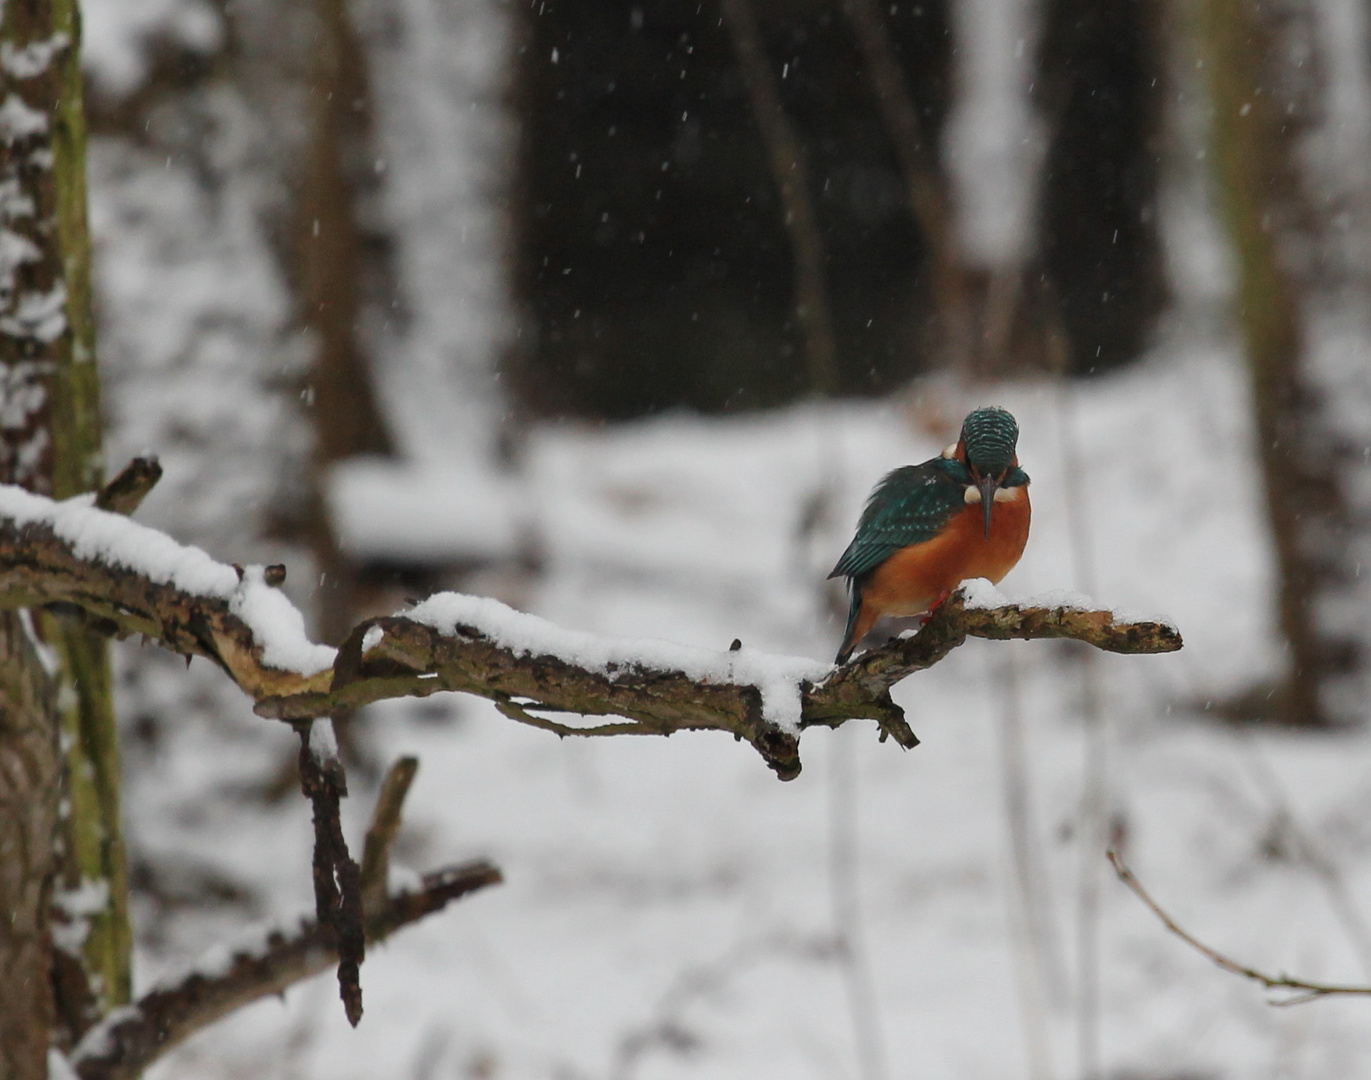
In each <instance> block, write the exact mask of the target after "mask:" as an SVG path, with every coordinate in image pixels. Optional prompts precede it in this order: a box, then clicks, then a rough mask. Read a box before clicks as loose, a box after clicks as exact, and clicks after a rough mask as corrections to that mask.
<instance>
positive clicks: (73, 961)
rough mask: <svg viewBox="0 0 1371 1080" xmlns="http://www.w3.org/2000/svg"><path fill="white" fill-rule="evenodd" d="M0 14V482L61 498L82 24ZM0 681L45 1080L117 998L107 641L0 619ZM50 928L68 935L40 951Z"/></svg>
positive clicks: (80, 371)
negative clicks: (1, 58)
mask: <svg viewBox="0 0 1371 1080" xmlns="http://www.w3.org/2000/svg"><path fill="white" fill-rule="evenodd" d="M3 12H4V14H3V23H0V43H2V44H3V46H4V49H5V63H4V68H3V73H2V74H0V79H3V83H0V87H2V89H0V97H3V99H4V103H5V120H4V121H3V125H0V140H2V141H3V143H4V147H5V153H4V158H3V162H4V164H3V172H2V173H0V229H3V232H4V244H3V246H2V248H3V251H2V253H0V368H2V369H3V375H4V383H3V388H2V389H0V393H2V395H3V401H2V402H0V406H2V407H0V480H4V481H5V482H8V483H17V484H21V485H23V486H25V487H27V488H29V489H30V490H33V491H38V492H41V493H43V494H50V495H52V496H54V497H57V498H65V497H67V496H70V495H74V494H77V493H79V492H82V491H88V490H91V489H92V488H94V487H96V486H97V485H98V484H99V483H100V480H101V471H102V461H101V449H100V406H99V383H98V378H97V373H96V368H95V332H94V323H93V317H92V309H91V271H90V238H89V234H88V232H87V225H86V181H85V143H86V137H85V117H84V111H83V110H84V106H83V101H82V87H81V72H80V17H79V12H78V10H77V6H76V2H75V0H12V2H10V3H7V4H5V6H4V9H3ZM38 639H41V642H40V641H39V640H38ZM44 643H45V644H44ZM45 651H47V652H49V655H48V656H47V657H46V662H47V664H48V666H47V667H46V668H45V667H44V666H43V663H42V662H41V661H43V660H44V659H45V658H44V657H43V656H42V655H41V654H42V653H43V652H45ZM0 670H3V671H4V685H5V694H4V701H3V705H2V706H0V707H2V708H3V710H4V716H3V718H2V719H0V743H3V745H0V755H3V756H4V758H5V761H6V776H5V780H4V785H5V790H4V795H5V797H6V799H7V800H8V799H13V800H14V803H13V806H14V807H15V812H14V813H12V814H6V815H4V824H3V825H2V826H0V828H3V829H5V830H7V831H9V832H10V833H12V835H8V836H6V837H4V839H3V840H0V844H7V843H15V844H19V845H20V846H19V847H17V848H14V849H11V850H21V851H22V852H23V853H24V857H23V858H22V859H20V860H18V861H17V862H14V863H11V862H10V861H9V859H8V858H0V864H3V865H5V866H6V869H7V871H8V872H9V875H10V876H11V877H14V876H15V875H18V877H16V879H15V880H14V881H8V882H7V883H6V887H5V895H4V902H5V907H4V911H3V914H4V915H5V916H6V917H7V921H8V922H9V923H10V925H11V926H19V925H21V924H22V925H23V926H25V927H29V928H37V929H38V932H39V933H40V935H41V939H40V944H39V945H38V946H37V948H36V951H35V949H34V948H32V947H29V946H26V945H24V943H23V942H22V941H20V940H18V939H17V938H16V939H0V942H3V944H0V954H3V955H0V966H8V965H10V964H11V963H21V964H22V966H23V967H24V969H25V972H24V974H23V976H22V978H20V977H19V975H18V973H17V972H16V973H13V975H14V977H10V973H7V975H6V977H5V978H0V986H3V987H5V990H0V994H4V993H5V992H6V990H9V989H14V988H17V987H24V989H23V990H20V1000H17V1001H14V1002H10V1001H0V1016H3V1017H4V1027H3V1033H2V1034H0V1056H3V1058H4V1061H5V1065H6V1069H5V1075H6V1076H7V1077H9V1076H15V1077H23V1076H30V1075H33V1076H40V1075H43V1074H44V1072H45V1071H46V1047H47V1044H48V1042H49V1041H50V1040H51V1041H53V1042H56V1043H57V1044H58V1045H62V1044H64V1043H67V1042H69V1041H70V1040H71V1039H73V1038H75V1037H76V1036H77V1035H79V1033H80V1032H81V1031H82V1030H84V1028H85V1027H86V1026H88V1025H89V1023H90V1022H91V1021H92V1020H93V1019H95V1018H96V1017H98V1016H100V1015H102V1014H103V1013H105V1012H107V1011H108V1010H109V1009H110V1008H112V1007H113V1006H115V1005H118V1004H122V1003H123V1002H125V1001H127V1000H128V995H129V946H130V935H129V928H128V910H127V904H128V895H127V893H128V890H127V872H126V865H125V857H124V850H123V841H122V835H121V830H120V826H119V761H118V748H117V741H116V732H115V724H114V713H113V707H112V702H111V698H110V691H111V686H110V674H109V660H108V655H107V651H106V647H105V644H104V642H103V640H102V639H100V638H98V637H95V636H93V635H92V634H90V633H89V632H88V631H86V630H85V629H84V628H82V627H81V626H79V625H74V624H72V625H68V624H65V623H62V622H60V621H59V620H57V619H55V618H53V617H50V616H40V617H37V618H35V619H34V620H33V622H29V621H28V616H27V615H12V616H6V622H5V625H4V626H3V627H2V628H0ZM34 710H41V713H40V712H39V711H34ZM59 726H60V730H61V739H60V743H59V737H58V729H59ZM59 745H60V746H62V747H63V750H62V752H61V753H60V754H53V753H50V752H49V748H55V747H57V746H59ZM53 769H57V770H58V772H57V773H56V774H54V773H53V772H52V770H53ZM59 791H61V792H62V797H59V795H58V792H59ZM59 805H62V806H63V810H64V812H63V814H62V816H61V818H60V821H59V820H58V815H57V808H58V806H59ZM53 825H56V830H57V831H56V833H54V832H53V828H52V826H53ZM6 854H8V853H6ZM33 875H39V876H40V877H41V882H40V880H39V879H38V878H34V877H33ZM26 877H27V878H31V880H20V879H22V878H26ZM10 885H14V886H16V889H17V891H15V890H11V889H10V888H9V887H8V886H10ZM35 905H36V906H35ZM53 920H56V922H54V921H53ZM63 920H65V925H63ZM3 921H4V920H0V922H3ZM50 925H52V926H54V927H62V928H64V929H65V930H66V932H65V933H64V932H62V929H58V930H57V932H56V933H55V934H51V935H50V934H49V933H48V930H49V927H50ZM54 940H55V941H56V942H57V943H58V946H59V948H58V949H57V950H56V951H55V952H53V951H51V946H50V944H49V942H51V941H54ZM67 949H70V952H69V953H68V952H66V951H64V950H67ZM14 950H19V951H18V952H16V951H14ZM21 954H22V956H21ZM34 965H38V967H34ZM31 967H32V968H33V970H31V971H30V970H28V969H29V968H31ZM39 967H41V971H39ZM34 980H36V981H34ZM54 986H55V988H56V993H55V996H54V993H53V987H54ZM54 1025H55V1027H54ZM40 1050H41V1053H42V1056H41V1057H39V1056H35V1055H37V1054H38V1053H39V1051H40Z"/></svg>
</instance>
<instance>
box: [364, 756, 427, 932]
mask: <svg viewBox="0 0 1371 1080" xmlns="http://www.w3.org/2000/svg"><path fill="white" fill-rule="evenodd" d="M418 771H419V759H418V758H416V757H402V758H400V759H399V760H397V761H396V762H395V764H394V765H392V766H391V767H390V768H389V769H388V770H387V771H386V776H385V779H384V780H382V781H381V793H380V794H379V795H377V796H376V809H375V810H373V811H372V814H371V826H370V827H369V828H368V829H367V839H366V844H365V846H364V847H363V848H362V909H363V910H364V911H372V910H374V909H375V908H376V907H377V906H378V905H379V904H382V903H384V902H385V898H386V879H387V878H388V877H389V874H390V846H391V844H392V843H393V842H394V840H395V834H396V832H398V831H399V829H400V809H401V807H403V806H404V803H405V796H406V795H408V794H409V785H410V784H412V783H413V782H414V774H415V773H416V772H418Z"/></svg>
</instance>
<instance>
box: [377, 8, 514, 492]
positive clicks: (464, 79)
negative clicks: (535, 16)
mask: <svg viewBox="0 0 1371 1080" xmlns="http://www.w3.org/2000/svg"><path fill="white" fill-rule="evenodd" d="M363 10H364V12H365V14H364V15H363V18H364V19H367V20H369V21H368V22H367V23H366V25H369V26H370V27H371V32H370V33H369V34H368V37H369V39H370V41H371V49H372V57H373V68H372V77H373V82H374V86H375V94H376V105H377V117H378V123H377V132H376V134H377V142H376V148H377V154H378V157H377V160H376V162H375V165H374V167H375V168H376V170H377V171H378V172H381V173H383V174H384V176H385V195H384V204H385V205H384V213H385V215H386V218H387V220H388V222H389V224H390V226H391V229H392V232H393V235H394V238H395V244H396V271H397V276H398V280H399V289H400V297H399V307H398V308H397V309H396V310H395V312H393V313H392V314H391V315H390V316H389V318H388V320H387V323H386V324H385V325H382V326H372V327H369V328H368V330H369V332H370V333H371V334H373V335H375V336H376V337H378V338H379V339H380V341H381V342H383V343H384V354H385V355H386V357H387V363H386V365H385V368H384V371H383V372H381V373H380V377H381V388H382V391H383V393H384V395H385V397H386V399H387V401H388V403H389V405H390V413H391V415H393V416H404V418H405V424H404V426H403V429H401V430H398V431H397V437H398V438H399V439H400V440H401V441H402V444H403V445H402V447H401V449H402V450H403V451H404V452H405V453H406V454H407V455H408V456H410V457H411V458H413V459H415V460H417V461H420V462H428V463H431V462H434V461H447V462H449V463H450V462H451V461H452V458H453V457H454V456H459V457H461V458H463V459H465V461H466V462H468V463H470V464H471V465H472V466H474V467H476V468H478V469H479V468H488V467H489V465H490V463H491V462H492V460H493V458H494V454H495V450H496V443H497V440H498V438H499V434H500V427H501V424H502V422H503V417H504V413H505V408H506V403H505V400H504V396H503V394H502V393H501V392H500V388H499V384H498V382H497V379H496V372H497V368H498V364H499V361H500V359H501V354H502V353H503V352H504V351H505V350H506V349H508V348H509V347H510V346H511V344H512V343H513V340H514V335H515V329H514V322H515V320H514V312H513V305H512V301H511V293H510V285H509V261H510V252H509V250H508V244H509V239H508V237H509V231H510V229H509V226H510V222H509V220H508V213H507V209H506V206H507V200H508V196H509V192H510V189H511V186H512V176H513V167H514V137H515V130H514V122H513V117H512V115H511V111H510V109H509V102H508V89H509V88H508V81H509V78H510V63H511V58H512V55H513V51H514V43H513V28H512V19H511V15H510V10H509V8H508V6H507V5H505V4H502V3H499V2H498V0H398V2H396V3H393V4H384V5H372V7H371V8H370V9H366V8H364V9H363Z"/></svg>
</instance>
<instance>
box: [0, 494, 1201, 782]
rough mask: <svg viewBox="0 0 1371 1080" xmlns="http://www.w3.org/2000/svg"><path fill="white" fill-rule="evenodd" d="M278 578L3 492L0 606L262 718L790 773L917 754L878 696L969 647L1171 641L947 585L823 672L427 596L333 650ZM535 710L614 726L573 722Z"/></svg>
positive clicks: (1137, 645) (91, 513) (86, 512)
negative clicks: (661, 740)
mask: <svg viewBox="0 0 1371 1080" xmlns="http://www.w3.org/2000/svg"><path fill="white" fill-rule="evenodd" d="M279 580H280V575H279V573H278V574H275V575H268V574H266V573H265V572H264V571H262V570H260V569H249V570H247V571H243V570H237V572H235V569H234V568H231V567H227V566H225V565H223V564H222V563H215V562H213V561H212V560H211V559H210V558H209V557H208V556H207V555H205V554H204V553H203V552H200V551H198V550H196V549H194V548H186V547H181V546H180V545H176V544H174V542H173V541H171V540H170V538H168V537H167V536H165V535H164V534H162V533H159V532H157V531H156V530H153V529H148V528H146V527H144V526H140V525H137V524H135V523H133V522H130V521H128V520H127V519H124V518H120V517H117V516H115V515H111V514H104V513H101V512H100V511H98V510H95V509H93V508H90V507H88V506H82V505H73V504H72V503H62V504H55V503H52V502H49V501H48V500H44V499H41V498H38V497H36V496H32V495H29V494H27V493H25V492H21V491H17V489H12V488H0V607H41V606H57V607H61V608H63V609H66V610H76V609H79V610H81V611H84V612H85V613H86V614H87V617H88V618H89V619H90V620H91V621H92V622H93V624H95V625H97V626H99V627H101V628H103V629H105V630H106V631H107V632H109V633H115V634H119V635H121V636H122V635H128V634H145V635H146V636H148V637H150V638H152V639H154V640H156V641H158V642H160V643H161V644H163V645H164V646H166V647H167V648H169V649H172V650H175V651H177V652H180V653H184V654H187V655H191V654H195V655H201V656H207V657H209V658H210V659H212V660H214V661H215V663H217V664H218V665H219V666H220V667H222V668H223V669H224V670H225V671H226V672H227V673H228V674H229V676H230V677H231V678H232V679H233V680H234V681H235V682H236V683H237V684H238V686H239V687H241V688H242V689H243V691H244V692H245V693H247V694H248V695H249V696H250V697H252V698H253V700H254V701H255V703H256V710H257V712H258V714H259V715H261V716H266V717H273V718H276V719H281V720H287V721H300V720H310V719H313V718H315V717H320V716H330V715H333V714H334V713H337V712H340V711H342V710H347V709H355V708H357V707H359V706H361V705H366V704H368V703H370V702H373V701H380V700H383V699H386V698H395V697H426V696H428V695H430V694H433V693H436V692H438V691H440V690H454V691H461V692H463V693H469V694H476V695H478V696H481V697H485V698H489V699H491V700H492V701H494V702H495V703H496V704H497V707H499V708H500V710H501V711H502V712H503V713H504V714H505V715H506V716H509V717H511V718H513V719H516V720H520V721H521V722H524V723H531V724H535V725H536V726H539V727H543V728H546V729H548V730H551V731H554V732H556V733H557V734H559V735H571V734H579V735H590V734H596V735H619V734H644V735H670V734H672V733H673V732H676V731H684V730H716V731H726V732H729V733H730V734H732V735H734V736H735V737H737V738H739V739H746V740H747V741H748V742H749V743H751V744H752V746H753V747H754V748H755V749H756V750H757V751H758V752H759V753H760V754H761V755H762V757H763V758H764V759H765V761H766V762H767V764H768V765H769V766H770V767H771V768H772V769H774V770H775V772H776V773H777V775H778V776H780V777H781V778H782V779H790V778H792V777H794V776H796V775H798V773H799V771H800V759H799V733H800V731H801V730H802V729H803V728H805V727H811V726H815V725H824V726H828V727H835V726H837V725H838V724H841V723H843V722H844V721H846V720H850V719H871V720H875V721H877V723H878V724H879V725H880V728H881V732H882V737H890V738H893V739H894V740H895V741H896V742H897V743H898V744H899V745H901V746H903V747H912V746H915V745H917V743H918V739H917V738H916V737H915V735H914V733H913V732H912V731H911V730H910V729H909V726H908V724H907V723H906V722H905V719H904V713H903V711H902V710H901V709H900V707H899V706H898V705H896V704H895V703H894V701H892V700H891V696H890V690H891V688H892V687H893V686H894V685H895V684H896V683H898V682H899V681H900V680H902V679H904V678H905V677H906V676H908V675H911V674H913V673H914V672H916V671H922V670H924V669H925V668H928V667H931V666H932V665H933V664H935V663H937V662H938V661H939V660H941V659H943V657H945V656H946V655H947V654H948V653H949V652H951V651H952V649H954V648H956V647H957V646H958V645H960V644H962V643H963V642H964V641H965V640H966V639H967V638H968V637H983V638H993V639H999V640H1004V639H1009V638H1044V637H1046V638H1072V639H1075V640H1078V641H1083V642H1086V643H1088V644H1090V645H1094V646H1095V647H1096V648H1100V649H1105V650H1108V651H1111V652H1122V653H1161V652H1173V651H1175V650H1176V649H1179V648H1180V647H1181V637H1180V634H1179V633H1177V632H1176V630H1175V629H1173V628H1171V627H1169V626H1166V625H1164V624H1161V623H1156V622H1137V623H1130V622H1120V621H1116V620H1115V618H1114V615H1113V613H1111V612H1109V611H1088V610H1079V609H1077V608H1074V607H1069V606H1065V607H1063V606H1057V607H1034V606H1031V605H1013V604H1006V605H1001V606H998V607H984V606H976V605H974V604H969V603H967V601H966V599H965V595H964V593H961V592H959V593H958V594H956V595H954V596H953V598H952V599H951V600H949V601H948V602H947V603H946V604H944V605H943V606H942V607H941V608H939V610H938V611H937V612H936V613H935V614H934V616H933V617H932V618H931V619H930V620H929V622H928V624H927V625H926V626H924V627H923V629H922V630H921V631H920V632H919V633H918V634H916V635H914V636H913V637H909V638H901V639H899V640H896V641H893V642H891V643H889V644H888V645H886V646H884V647H882V648H879V649H875V650H873V651H871V652H868V653H866V654H865V655H863V656H862V657H860V658H859V659H858V660H856V661H854V662H853V663H851V664H848V665H846V666H844V667H842V668H839V669H837V670H830V669H829V668H827V666H826V665H823V664H819V663H817V662H815V661H805V660H799V659H796V658H788V657H775V656H767V655H765V654H759V653H757V652H755V651H753V650H746V649H743V650H738V651H736V652H735V651H729V652H719V653H712V652H706V651H704V650H698V649H695V650H692V649H687V648H686V647H684V646H666V645H662V644H661V643H639V642H616V641H613V640H611V639H606V638H593V637H592V636H590V635H577V634H572V633H570V632H568V631H562V630H559V629H558V628H556V627H553V626H551V625H550V624H548V623H545V622H542V620H538V619H535V618H534V617H532V616H526V615H520V614H518V613H516V612H512V611H510V610H509V609H507V608H504V607H503V606H501V605H498V604H496V603H495V602H494V601H482V600H477V599H475V598H470V597H460V596H457V595H455V594H441V595H439V596H436V597H432V598H430V599H429V600H428V601H426V602H425V603H424V604H422V605H420V606H419V607H418V608H415V609H414V610H413V611H412V612H410V613H409V614H408V615H405V616H392V617H388V618H379V619H369V620H367V621H365V622H363V623H361V624H360V625H358V626H357V627H355V628H354V629H353V631H352V633H351V634H349V635H348V638H347V640H346V641H345V642H344V644H343V646H342V648H341V649H339V650H337V652H336V653H335V652H334V651H333V650H330V649H326V648H324V647H323V646H318V645H313V644H311V643H310V642H308V641H307V640H306V639H305V638H304V633H303V619H302V618H301V616H300V615H299V613H298V612H297V611H296V610H295V609H294V608H293V607H291V606H290V605H289V603H288V602H287V601H286V599H285V597H284V595H283V594H281V593H280V592H279V591H277V590H276V589H274V588H271V583H273V582H278V581H279ZM644 646H646V648H644ZM546 712H554V713H567V714H573V715H581V716H615V717H619V718H621V719H619V720H617V721H615V722H613V723H608V724H603V725H599V726H594V727H591V726H578V725H577V724H575V723H574V722H561V721H557V720H551V719H548V718H547V717H545V716H542V715H540V714H541V713H546Z"/></svg>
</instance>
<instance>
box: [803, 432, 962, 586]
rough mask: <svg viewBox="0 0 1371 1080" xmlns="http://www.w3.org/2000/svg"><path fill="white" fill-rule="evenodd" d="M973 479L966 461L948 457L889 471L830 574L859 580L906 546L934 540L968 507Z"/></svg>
mask: <svg viewBox="0 0 1371 1080" xmlns="http://www.w3.org/2000/svg"><path fill="white" fill-rule="evenodd" d="M970 480H971V476H970V474H969V473H967V471H966V467H965V466H964V465H961V464H960V463H959V462H956V461H950V460H948V459H946V458H934V459H933V460H932V461H925V462H924V463H923V464H922V465H906V466H905V467H904V468H901V469H896V470H895V471H894V472H892V473H890V474H888V475H887V476H886V477H885V479H883V480H882V481H881V482H880V483H879V484H877V485H876V490H875V491H873V492H872V493H871V498H870V499H868V500H867V503H866V509H865V510H864V511H862V518H861V521H860V522H858V524H857V535H856V536H854V537H853V538H852V543H850V544H848V546H847V550H846V551H844V552H843V556H842V558H841V559H839V560H838V565H837V566H835V567H834V568H833V572H832V573H831V574H829V575H828V576H829V577H840V576H846V577H848V578H859V577H861V576H862V575H863V574H866V573H869V572H870V571H871V570H874V569H875V568H876V567H878V566H880V565H881V563H883V562H885V560H886V559H888V558H890V556H892V555H894V554H895V552H897V551H899V550H900V549H901V548H904V547H909V546H910V545H911V544H921V543H923V542H924V541H926V540H932V539H933V537H935V536H937V535H938V533H939V532H940V531H941V530H942V529H943V527H944V526H945V525H946V524H947V523H948V521H949V519H951V517H952V515H953V514H955V513H956V512H957V511H958V510H960V509H961V508H962V507H963V506H965V505H966V500H965V491H966V485H967V484H968V483H969V482H970Z"/></svg>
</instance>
